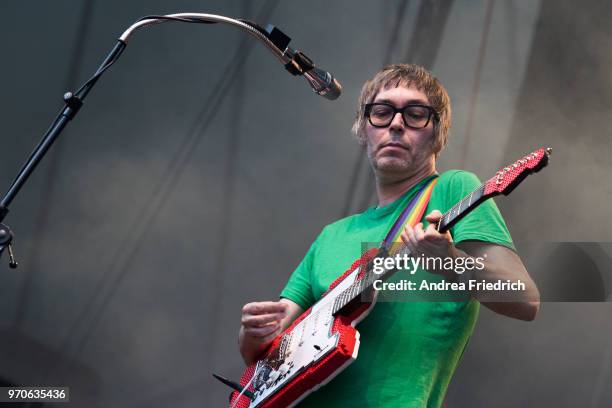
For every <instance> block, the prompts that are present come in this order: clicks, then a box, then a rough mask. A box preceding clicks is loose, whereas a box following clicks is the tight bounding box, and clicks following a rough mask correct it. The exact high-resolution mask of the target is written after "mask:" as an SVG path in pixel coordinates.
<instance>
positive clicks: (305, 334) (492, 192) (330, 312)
mask: <svg viewBox="0 0 612 408" xmlns="http://www.w3.org/2000/svg"><path fill="white" fill-rule="evenodd" d="M550 154H551V149H550V148H540V149H538V150H536V151H534V152H533V153H531V154H528V155H527V156H524V157H522V158H521V159H519V160H517V161H516V162H514V163H512V164H511V165H509V166H507V167H504V168H503V169H500V170H499V171H498V172H497V173H496V174H495V176H493V177H492V178H490V179H489V180H487V181H486V182H485V183H483V184H482V185H481V186H480V187H479V188H477V189H476V190H474V191H473V192H472V193H471V194H469V195H468V196H466V197H465V198H464V199H463V200H461V201H460V202H459V203H457V204H456V205H455V206H453V207H452V208H451V209H450V210H448V211H447V212H446V213H445V214H444V215H443V216H442V217H441V218H440V221H439V223H438V225H437V227H438V231H440V232H444V231H446V230H448V229H449V228H450V227H452V226H453V225H454V224H455V223H456V222H457V221H459V220H460V219H461V218H463V217H465V216H466V215H467V214H468V213H469V212H470V211H472V210H473V209H474V208H476V207H477V206H478V205H480V204H481V203H482V202H484V201H485V200H487V199H489V198H491V197H494V196H496V195H499V194H504V195H508V194H509V193H510V192H511V191H512V190H513V189H514V188H515V187H516V186H517V185H518V184H519V183H520V182H521V181H523V179H524V178H525V177H527V176H528V175H529V174H530V173H534V172H537V171H539V170H540V169H542V168H543V167H544V166H546V165H547V164H548V157H549V156H550ZM393 248H396V249H397V248H399V249H397V250H396V251H395V252H392V251H393V250H391V251H388V250H387V249H386V248H380V249H372V250H370V251H368V252H366V253H365V254H363V255H362V257H361V258H359V259H358V260H356V261H355V262H354V263H353V265H351V267H350V268H349V269H348V270H347V271H346V272H345V273H344V274H342V275H341V276H340V277H339V278H338V279H336V281H334V282H333V283H332V284H331V286H330V287H329V289H328V290H327V292H326V293H324V294H323V296H322V297H321V299H320V300H319V301H318V302H316V303H315V304H314V305H313V306H312V307H311V308H310V309H308V310H306V311H305V312H304V313H302V314H301V315H300V316H299V317H298V318H297V319H296V320H295V321H294V322H293V323H292V324H291V326H290V327H288V328H287V329H286V330H285V331H284V332H283V333H281V334H279V335H278V336H277V337H276V338H275V339H274V340H273V341H272V342H271V344H270V346H269V347H268V349H267V350H266V352H265V353H264V355H263V357H262V358H261V359H260V360H259V361H257V362H256V363H254V364H252V365H251V366H249V367H248V368H247V369H246V370H245V372H244V374H243V375H242V377H241V379H240V385H239V386H238V385H237V384H235V383H232V382H231V381H228V380H226V379H223V378H220V377H219V376H215V377H217V378H219V379H220V380H221V381H223V382H225V383H226V384H228V385H230V386H232V387H234V388H236V389H237V391H234V392H233V393H232V394H231V396H230V406H231V407H239V408H284V407H290V406H293V405H295V404H297V403H298V402H299V401H301V400H302V399H304V398H305V397H306V396H307V395H308V394H310V393H311V392H313V391H315V390H316V389H318V388H319V387H321V386H323V385H325V384H327V383H328V382H329V381H331V380H332V378H334V377H335V376H336V375H337V374H338V373H340V372H341V371H342V370H343V369H344V368H346V367H347V366H348V365H349V364H351V363H352V362H353V361H354V360H355V359H356V358H357V353H358V351H359V332H358V331H357V330H356V329H355V326H356V325H357V324H358V323H359V322H360V321H361V320H363V319H364V318H365V317H366V316H367V315H368V313H369V311H370V310H371V309H372V307H373V306H374V303H375V301H376V291H372V285H373V283H374V281H375V280H378V279H383V280H384V279H386V278H388V277H390V276H391V274H392V273H393V272H394V270H385V271H384V272H383V273H376V274H375V273H374V272H373V270H372V269H373V259H374V258H376V257H387V256H395V255H396V254H401V255H402V256H403V254H404V253H406V254H408V252H407V251H408V250H407V248H406V247H405V246H403V245H398V246H394V247H393ZM377 272H380V271H377ZM366 291H371V292H369V293H373V294H374V296H373V297H371V299H372V300H371V301H363V297H362V296H361V295H362V294H364V293H366Z"/></svg>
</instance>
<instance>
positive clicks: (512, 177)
mask: <svg viewBox="0 0 612 408" xmlns="http://www.w3.org/2000/svg"><path fill="white" fill-rule="evenodd" d="M551 153H552V149H551V148H550V147H542V148H540V149H538V150H536V151H534V152H533V153H530V154H528V155H527V156H524V157H522V158H520V159H518V160H517V161H515V162H514V163H512V164H510V165H508V166H506V167H504V168H502V169H500V170H499V171H498V172H497V173H496V174H495V176H494V177H491V178H490V179H489V180H487V182H486V183H485V190H484V195H485V196H489V195H496V194H505V195H508V194H510V192H511V191H512V190H514V188H515V187H516V186H518V185H519V184H520V183H521V181H523V179H524V178H525V177H527V176H528V175H529V174H531V173H535V172H537V171H540V170H541V169H542V168H543V167H544V166H546V165H547V164H548V157H549V156H550V154H551Z"/></svg>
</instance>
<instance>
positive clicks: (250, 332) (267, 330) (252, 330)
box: [244, 323, 280, 338]
mask: <svg viewBox="0 0 612 408" xmlns="http://www.w3.org/2000/svg"><path fill="white" fill-rule="evenodd" d="M276 332H280V325H279V324H278V323H272V324H269V325H267V326H263V327H246V326H245V328H244V334H245V335H246V336H251V337H259V338H261V337H267V336H271V335H273V334H274V333H276Z"/></svg>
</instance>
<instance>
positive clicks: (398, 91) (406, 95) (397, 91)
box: [374, 85, 428, 103]
mask: <svg viewBox="0 0 612 408" xmlns="http://www.w3.org/2000/svg"><path fill="white" fill-rule="evenodd" d="M374 101H375V102H392V101H398V102H407V101H412V102H414V101H417V102H422V103H428V98H427V95H425V93H423V92H422V91H421V90H419V89H417V88H416V87H415V86H412V85H398V86H388V87H381V88H380V89H379V90H378V92H377V93H376V95H375V96H374Z"/></svg>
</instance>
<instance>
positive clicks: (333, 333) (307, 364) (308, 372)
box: [230, 250, 376, 408]
mask: <svg viewBox="0 0 612 408" xmlns="http://www.w3.org/2000/svg"><path fill="white" fill-rule="evenodd" d="M375 251H376V250H372V251H369V252H367V253H366V254H364V255H363V256H362V257H361V258H360V259H359V260H357V261H356V262H355V263H354V264H353V265H352V266H351V267H350V268H349V269H348V270H347V271H346V272H345V273H343V274H342V275H341V276H340V277H339V278H338V279H336V280H335V281H334V282H333V283H332V284H331V286H330V287H329V289H328V290H327V292H325V294H323V296H322V297H321V299H320V300H319V301H318V302H317V303H315V304H314V305H313V306H312V307H311V308H310V309H308V310H306V311H305V312H304V313H302V315H300V316H299V317H298V318H297V319H296V320H295V321H294V322H293V323H292V324H291V326H290V327H288V328H287V329H286V330H285V331H284V332H283V333H281V334H279V335H278V336H277V337H276V338H275V339H274V340H273V341H272V343H271V345H270V347H269V348H268V349H267V351H266V352H265V355H264V357H263V358H262V359H260V360H259V361H258V362H257V363H255V364H253V365H251V366H249V367H248V368H247V369H246V370H245V372H244V373H243V375H242V377H241V378H240V385H241V386H243V387H244V386H246V385H247V384H248V383H249V382H250V381H251V380H253V381H252V383H251V384H250V386H249V387H248V388H247V390H248V391H250V392H253V393H254V394H255V395H254V398H253V400H251V399H249V398H248V397H246V396H244V395H242V396H241V397H240V401H238V402H237V403H236V405H235V406H236V407H240V408H256V407H257V408H260V407H261V408H276V407H278V408H280V407H291V406H294V405H295V404H297V403H298V402H300V401H301V400H302V399H303V398H305V397H306V396H307V395H308V394H310V393H311V392H313V391H315V390H317V389H318V388H319V387H321V386H323V385H325V384H327V383H328V382H329V381H330V380H331V379H332V378H334V377H335V376H336V375H338V374H339V373H340V372H341V371H342V370H343V369H344V368H346V367H347V366H348V365H349V364H351V363H352V362H353V361H354V360H355V359H356V358H357V353H358V351H359V332H358V331H357V330H356V329H355V326H356V325H357V324H358V323H359V322H360V321H361V320H362V319H363V318H365V317H366V316H367V314H368V313H369V311H370V309H371V308H372V307H373V305H374V302H375V297H374V298H373V300H372V302H363V303H362V302H358V303H356V305H355V307H353V308H348V309H349V310H350V311H348V312H345V313H344V314H336V315H334V314H333V313H332V310H333V304H334V301H335V299H336V298H337V297H338V296H339V295H341V293H342V291H344V290H345V289H346V288H348V287H349V286H350V285H351V284H353V283H354V282H356V281H357V280H359V279H362V278H363V276H364V273H363V272H362V269H363V268H362V265H365V264H366V263H367V262H368V261H369V260H370V259H371V257H372V256H373V255H374V253H375ZM254 375H255V378H253V376H254ZM237 397H238V392H233V393H232V395H231V400H230V406H231V405H232V404H234V402H236V398H237Z"/></svg>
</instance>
